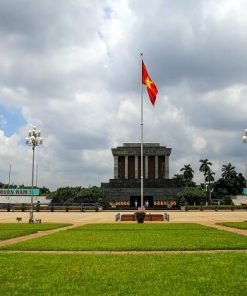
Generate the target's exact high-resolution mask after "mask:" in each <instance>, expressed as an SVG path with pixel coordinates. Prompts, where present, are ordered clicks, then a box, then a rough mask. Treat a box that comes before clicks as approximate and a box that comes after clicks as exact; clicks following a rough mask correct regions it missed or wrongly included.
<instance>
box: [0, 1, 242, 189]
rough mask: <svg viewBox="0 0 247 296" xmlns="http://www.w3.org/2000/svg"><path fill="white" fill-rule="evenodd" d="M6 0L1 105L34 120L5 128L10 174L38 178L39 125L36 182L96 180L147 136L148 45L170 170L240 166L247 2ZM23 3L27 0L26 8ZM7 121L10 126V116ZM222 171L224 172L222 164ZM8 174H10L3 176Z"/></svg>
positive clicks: (0, 29) (151, 118)
mask: <svg viewBox="0 0 247 296" xmlns="http://www.w3.org/2000/svg"><path fill="white" fill-rule="evenodd" d="M151 6H152V9H150V2H148V1H143V2H142V4H141V5H140V3H139V1H127V0H121V1H117V2H113V1H97V0H94V1H89V2H85V1H84V2H82V1H67V0H66V1H62V0H60V1H48V0H47V1H42V2H40V3H38V4H37V3H33V1H30V0H26V1H21V2H20V1H14V0H13V1H1V3H0V36H1V45H0V67H1V73H0V104H1V105H2V106H4V107H5V108H6V107H7V108H10V109H11V108H13V107H18V108H19V109H20V110H21V111H20V112H21V113H22V117H23V118H24V120H25V121H26V122H27V124H26V125H25V126H16V131H15V133H14V134H13V135H12V136H10V137H7V136H6V133H4V131H5V129H6V126H5V125H4V124H3V123H4V122H3V121H4V118H5V117H4V114H0V155H1V157H2V165H1V169H0V172H1V176H2V180H3V181H6V179H7V176H8V168H9V164H12V166H13V178H14V180H15V182H17V183H19V184H21V183H27V182H30V179H31V149H30V147H27V146H25V144H24V138H25V137H26V133H27V131H28V129H29V127H30V126H31V124H35V125H37V126H38V127H39V128H40V129H41V130H42V132H43V136H44V138H45V142H44V145H43V146H42V147H38V149H37V154H36V155H37V163H38V164H39V184H40V185H45V186H48V187H50V188H56V187H58V186H66V185H88V184H99V183H100V181H107V179H108V178H111V177H112V175H113V172H112V170H113V158H112V155H111V150H110V149H111V147H113V146H116V145H121V144H122V143H123V142H138V141H140V90H141V89H140V88H141V86H140V56H139V54H140V52H144V59H145V64H146V66H147V69H148V71H149V73H150V75H151V77H152V78H153V79H154V81H155V82H156V84H157V86H158V89H159V94H158V98H157V102H156V106H155V107H154V108H153V107H152V106H151V104H150V102H149V101H148V97H147V95H146V91H145V90H144V140H145V141H147V142H160V143H161V144H162V145H166V146H168V147H171V148H173V150H172V155H171V162H170V166H171V169H170V171H171V176H172V175H173V174H174V173H178V172H179V170H180V168H181V167H182V166H183V165H184V164H187V163H191V164H192V166H193V168H194V170H195V174H196V180H197V181H200V180H202V176H201V174H200V173H199V172H198V168H199V160H200V159H201V158H208V159H210V160H211V161H212V162H213V163H214V166H213V168H214V169H215V170H217V171H220V168H221V165H222V164H224V163H227V162H232V163H233V164H234V165H236V167H237V169H239V170H243V168H242V166H243V165H242V164H243V163H244V162H245V159H246V147H245V146H244V145H242V143H241V136H242V131H243V129H244V128H247V126H246V120H245V117H246V112H247V100H246V94H247V84H246V79H247V75H246V68H247V58H246V57H247V56H246V52H247V40H246V36H245V32H246V29H247V18H246V11H247V3H246V1H243V0H241V1H233V0H229V1H223V0H221V1H217V2H216V1H190V0H189V1H174V0H173V1H171V0H169V1H165V2H164V1H159V0H157V1H154V2H153V3H152V5H151ZM24 7H25V9H24ZM1 122H2V123H1ZM219 173H220V172H219ZM0 181H1V180H0Z"/></svg>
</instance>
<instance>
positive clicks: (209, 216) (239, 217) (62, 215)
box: [0, 211, 247, 225]
mask: <svg viewBox="0 0 247 296" xmlns="http://www.w3.org/2000/svg"><path fill="white" fill-rule="evenodd" d="M117 213H121V214H123V213H126V212H115V211H114V212H111V211H103V212H34V219H41V220H42V222H52V223H72V224H74V225H83V224H88V223H113V222H115V216H116V214H117ZM128 213H133V212H128ZM147 213H152V211H147ZM155 213H157V214H164V213H165V212H164V211H162V212H157V211H155ZM166 213H169V216H170V223H179V222H181V223H189V222H192V223H202V224H205V223H206V224H214V223H217V222H227V221H231V222H239V221H247V211H218V212H216V211H188V212H182V211H170V212H166ZM17 217H21V218H22V222H24V223H25V222H26V223H27V222H28V219H29V212H0V223H16V218H17ZM121 223H122V222H121ZM146 223H152V222H146ZM165 223H167V222H165Z"/></svg>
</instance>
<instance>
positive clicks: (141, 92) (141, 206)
mask: <svg viewBox="0 0 247 296" xmlns="http://www.w3.org/2000/svg"><path fill="white" fill-rule="evenodd" d="M140 56H141V208H143V84H142V60H143V53H141V55H140Z"/></svg>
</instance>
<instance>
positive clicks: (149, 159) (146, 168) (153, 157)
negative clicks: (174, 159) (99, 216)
mask: <svg viewBox="0 0 247 296" xmlns="http://www.w3.org/2000/svg"><path fill="white" fill-rule="evenodd" d="M171 150H172V149H171V148H167V147H165V146H160V144H159V143H144V144H143V178H144V179H143V180H144V204H146V207H148V208H153V207H160V206H162V207H167V206H168V207H172V206H175V205H176V194H177V193H178V191H179V189H180V188H178V186H177V184H176V182H175V181H174V180H171V179H169V157H170V154H171ZM112 155H113V158H114V178H113V179H110V180H109V183H102V184H101V188H102V189H103V191H104V193H105V199H106V202H108V203H109V204H110V206H120V207H125V206H126V207H130V208H133V207H136V206H140V202H141V145H140V143H124V144H123V146H118V147H116V148H112Z"/></svg>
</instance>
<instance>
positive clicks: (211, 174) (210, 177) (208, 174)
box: [205, 168, 215, 201]
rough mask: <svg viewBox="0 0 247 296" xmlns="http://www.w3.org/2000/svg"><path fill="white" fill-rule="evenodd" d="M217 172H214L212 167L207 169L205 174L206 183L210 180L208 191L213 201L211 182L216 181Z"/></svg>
mask: <svg viewBox="0 0 247 296" xmlns="http://www.w3.org/2000/svg"><path fill="white" fill-rule="evenodd" d="M214 175H215V172H213V171H212V170H211V169H210V168H209V170H207V172H206V175H205V184H206V182H208V193H209V201H211V182H213V181H214Z"/></svg>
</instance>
